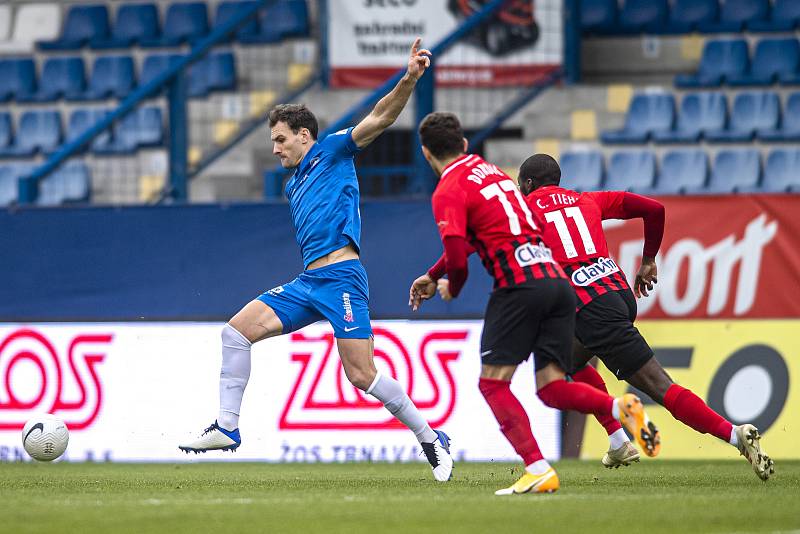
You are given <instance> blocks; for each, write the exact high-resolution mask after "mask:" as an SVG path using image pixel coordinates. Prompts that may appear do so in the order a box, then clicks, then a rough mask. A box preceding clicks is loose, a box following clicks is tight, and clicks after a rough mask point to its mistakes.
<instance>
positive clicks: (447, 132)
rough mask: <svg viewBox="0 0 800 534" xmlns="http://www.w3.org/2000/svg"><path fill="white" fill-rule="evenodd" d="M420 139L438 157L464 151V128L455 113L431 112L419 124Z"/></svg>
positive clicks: (455, 154) (456, 154)
mask: <svg viewBox="0 0 800 534" xmlns="http://www.w3.org/2000/svg"><path fill="white" fill-rule="evenodd" d="M419 141H420V143H422V146H424V147H425V148H427V149H428V150H429V151H430V153H431V154H433V157H435V158H437V159H442V158H445V157H447V156H458V155H460V154H463V153H464V130H463V129H462V128H461V122H459V120H458V117H456V116H455V115H454V114H453V113H447V112H444V111H436V112H433V113H429V114H428V115H427V116H426V117H425V118H424V119H422V123H420V125H419Z"/></svg>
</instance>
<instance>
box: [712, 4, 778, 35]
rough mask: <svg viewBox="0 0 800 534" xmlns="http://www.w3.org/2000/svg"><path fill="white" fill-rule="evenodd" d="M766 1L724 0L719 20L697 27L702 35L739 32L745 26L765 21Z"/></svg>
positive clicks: (766, 12) (767, 10)
mask: <svg viewBox="0 0 800 534" xmlns="http://www.w3.org/2000/svg"><path fill="white" fill-rule="evenodd" d="M768 13H769V1H768V0H724V1H723V2H722V3H721V5H720V10H719V20H718V21H709V22H704V23H701V24H698V25H697V29H698V30H699V31H700V32H702V33H731V32H741V31H743V30H744V29H745V27H746V26H749V25H750V24H753V23H755V22H762V21H765V20H766V19H767V14H768Z"/></svg>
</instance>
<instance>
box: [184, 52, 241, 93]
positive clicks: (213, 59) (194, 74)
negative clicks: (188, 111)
mask: <svg viewBox="0 0 800 534" xmlns="http://www.w3.org/2000/svg"><path fill="white" fill-rule="evenodd" d="M235 88H236V62H235V60H234V57H233V54H232V53H231V52H218V53H212V54H209V55H207V56H206V57H204V58H203V59H201V60H200V61H198V62H197V63H195V64H194V65H192V66H191V67H190V68H189V96H190V97H193V98H197V97H203V96H207V95H208V94H209V93H210V92H213V91H229V90H233V89H235Z"/></svg>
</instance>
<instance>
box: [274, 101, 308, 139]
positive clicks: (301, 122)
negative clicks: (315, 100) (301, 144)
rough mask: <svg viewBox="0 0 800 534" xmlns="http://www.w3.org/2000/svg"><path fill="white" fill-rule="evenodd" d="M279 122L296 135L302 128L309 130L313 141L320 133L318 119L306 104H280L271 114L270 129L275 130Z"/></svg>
mask: <svg viewBox="0 0 800 534" xmlns="http://www.w3.org/2000/svg"><path fill="white" fill-rule="evenodd" d="M279 122H285V123H286V124H287V125H288V126H289V128H291V129H292V131H293V132H294V133H297V132H299V131H300V128H308V131H309V132H311V137H312V138H313V139H316V138H317V134H318V133H319V124H318V123H317V118H316V117H315V116H314V114H313V113H311V110H310V109H308V108H307V107H306V105H305V104H278V105H277V106H275V107H274V108H272V109H271V110H270V112H269V127H270V128H274V127H275V125H276V124H278V123H279Z"/></svg>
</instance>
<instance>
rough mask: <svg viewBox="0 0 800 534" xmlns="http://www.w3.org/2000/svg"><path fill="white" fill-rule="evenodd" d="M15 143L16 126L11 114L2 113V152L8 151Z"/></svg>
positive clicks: (0, 138)
mask: <svg viewBox="0 0 800 534" xmlns="http://www.w3.org/2000/svg"><path fill="white" fill-rule="evenodd" d="M13 141H14V126H13V124H12V121H11V114H10V113H9V112H7V111H0V151H3V150H5V149H7V148H8V147H9V146H11V144H12V143H13Z"/></svg>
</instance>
